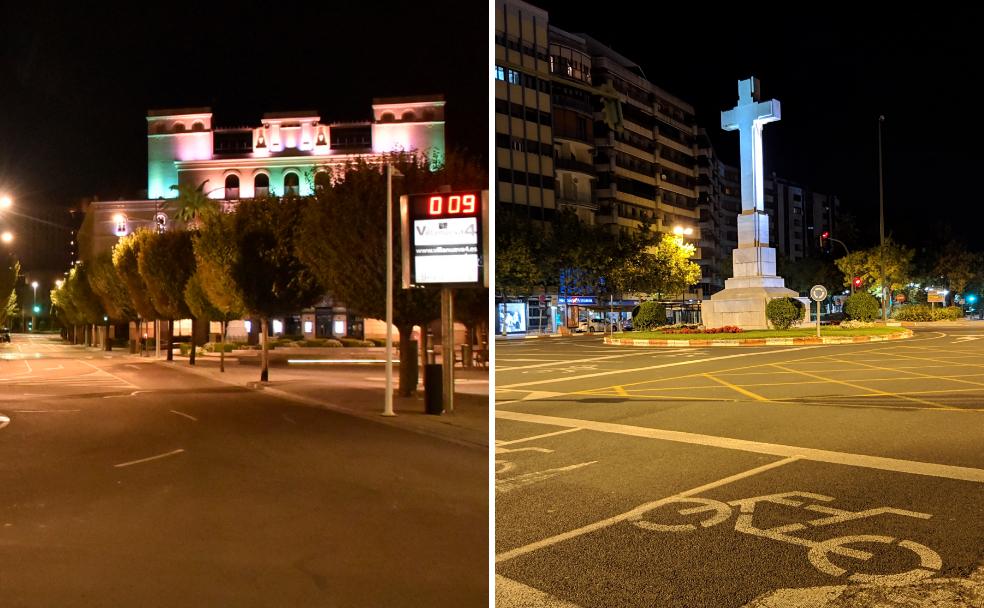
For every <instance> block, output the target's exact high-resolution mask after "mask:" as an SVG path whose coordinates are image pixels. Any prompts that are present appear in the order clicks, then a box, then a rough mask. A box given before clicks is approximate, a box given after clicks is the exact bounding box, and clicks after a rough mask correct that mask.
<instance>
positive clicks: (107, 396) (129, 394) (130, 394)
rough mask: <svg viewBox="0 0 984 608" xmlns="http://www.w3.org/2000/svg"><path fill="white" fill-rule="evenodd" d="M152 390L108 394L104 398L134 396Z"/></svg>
mask: <svg viewBox="0 0 984 608" xmlns="http://www.w3.org/2000/svg"><path fill="white" fill-rule="evenodd" d="M149 392H150V391H133V392H132V393H127V394H126V395H106V396H105V397H103V399H117V398H119V397H132V396H134V395H136V394H139V393H149Z"/></svg>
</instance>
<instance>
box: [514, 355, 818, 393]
mask: <svg viewBox="0 0 984 608" xmlns="http://www.w3.org/2000/svg"><path fill="white" fill-rule="evenodd" d="M812 348H821V347H820V346H800V347H796V348H784V349H782V350H767V351H759V352H752V353H738V354H735V355H722V356H720V357H708V358H706V359H689V360H687V361H674V362H672V363H661V364H659V365H647V366H645V367H633V368H629V369H617V370H610V371H604V372H595V373H593V374H582V375H580V376H568V377H566V378H547V379H544V380H532V381H529V382H518V383H515V384H506V385H504V386H502V387H499V388H518V387H521V386H533V385H535V384H549V383H551V382H570V381H572V380H582V379H584V378H597V377H599V376H612V375H615V374H631V373H633V372H645V371H650V370H654V369H662V368H664V367H677V366H680V365H694V364H696V363H707V362H708V361H720V360H722V359H736V358H738V357H754V356H756V355H774V354H777V353H788V352H792V351H796V350H807V349H812ZM753 367H758V366H753ZM698 375H699V374H698Z"/></svg>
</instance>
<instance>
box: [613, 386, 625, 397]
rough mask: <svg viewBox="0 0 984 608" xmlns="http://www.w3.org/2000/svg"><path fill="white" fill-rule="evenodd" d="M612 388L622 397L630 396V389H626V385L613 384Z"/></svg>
mask: <svg viewBox="0 0 984 608" xmlns="http://www.w3.org/2000/svg"><path fill="white" fill-rule="evenodd" d="M612 390H614V391H615V394H616V395H618V396H620V397H628V396H629V393H628V391H626V390H625V387H624V386H613V387H612Z"/></svg>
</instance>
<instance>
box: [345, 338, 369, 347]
mask: <svg viewBox="0 0 984 608" xmlns="http://www.w3.org/2000/svg"><path fill="white" fill-rule="evenodd" d="M338 341H339V342H341V343H342V346H344V347H346V348H365V347H370V346H375V344H373V343H372V342H370V341H368V340H360V339H358V338H339V339H338Z"/></svg>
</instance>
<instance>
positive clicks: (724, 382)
mask: <svg viewBox="0 0 984 608" xmlns="http://www.w3.org/2000/svg"><path fill="white" fill-rule="evenodd" d="M703 375H704V377H705V378H708V379H710V380H713V381H715V382H717V383H718V384H720V385H722V386H726V387H728V388H730V389H732V390H734V391H736V392H738V393H741V394H742V395H745V396H746V397H751V398H752V399H754V400H756V401H771V399H766V398H765V397H763V396H762V395H759V394H757V393H753V392H752V391H750V390H747V389H744V388H742V387H740V386H738V385H737V384H731V383H730V382H728V381H727V380H722V379H720V378H718V377H717V376H713V375H711V374H703ZM701 388H703V387H701Z"/></svg>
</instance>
